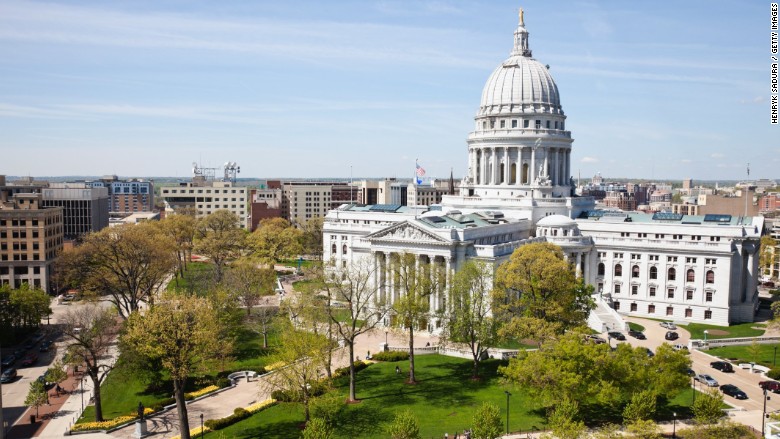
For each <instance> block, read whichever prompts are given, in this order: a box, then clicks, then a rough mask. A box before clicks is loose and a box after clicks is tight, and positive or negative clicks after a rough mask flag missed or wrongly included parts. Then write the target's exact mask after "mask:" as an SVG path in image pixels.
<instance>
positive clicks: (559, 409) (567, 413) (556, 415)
mask: <svg viewBox="0 0 780 439" xmlns="http://www.w3.org/2000/svg"><path fill="white" fill-rule="evenodd" d="M579 410H580V408H579V404H577V402H576V401H572V400H571V399H568V398H564V399H563V400H561V402H560V403H559V404H558V405H556V406H555V408H554V409H553V410H552V412H551V413H550V416H549V425H550V429H551V430H552V433H553V435H554V437H556V438H558V439H579V438H581V437H583V436H584V435H585V432H586V431H587V427H585V424H584V423H583V422H582V421H581V420H580V413H579Z"/></svg>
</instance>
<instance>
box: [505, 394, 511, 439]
mask: <svg viewBox="0 0 780 439" xmlns="http://www.w3.org/2000/svg"><path fill="white" fill-rule="evenodd" d="M504 393H506V434H509V397H510V396H512V394H511V393H509V390H504Z"/></svg>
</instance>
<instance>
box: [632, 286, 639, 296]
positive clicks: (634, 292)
mask: <svg viewBox="0 0 780 439" xmlns="http://www.w3.org/2000/svg"><path fill="white" fill-rule="evenodd" d="M637 294H639V285H631V295H632V296H636V295H637Z"/></svg>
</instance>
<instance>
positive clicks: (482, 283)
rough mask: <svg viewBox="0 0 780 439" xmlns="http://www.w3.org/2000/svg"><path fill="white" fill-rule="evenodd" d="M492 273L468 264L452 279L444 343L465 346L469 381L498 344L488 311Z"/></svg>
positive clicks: (483, 266) (479, 265) (485, 266)
mask: <svg viewBox="0 0 780 439" xmlns="http://www.w3.org/2000/svg"><path fill="white" fill-rule="evenodd" d="M492 279H493V269H492V267H491V266H490V265H489V264H486V263H484V262H475V261H468V262H466V263H465V264H464V265H463V266H462V267H461V268H460V269H459V270H458V271H457V272H456V273H455V275H454V276H453V279H452V283H451V284H452V285H451V288H450V299H449V303H450V311H449V313H448V314H447V317H446V319H445V325H444V339H445V340H447V341H453V342H456V343H465V344H466V345H468V347H469V349H470V350H471V356H472V359H473V364H474V367H473V370H472V374H471V375H472V377H474V378H477V376H478V374H479V372H478V371H479V369H478V367H479V361H480V359H482V358H483V356H484V355H486V353H487V350H488V348H490V347H491V346H494V345H495V344H496V342H497V341H498V321H497V320H496V319H495V318H493V314H492V313H491V311H490V291H491V289H492Z"/></svg>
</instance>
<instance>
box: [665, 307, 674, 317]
mask: <svg viewBox="0 0 780 439" xmlns="http://www.w3.org/2000/svg"><path fill="white" fill-rule="evenodd" d="M666 315H667V316H673V315H674V307H672V306H667V307H666Z"/></svg>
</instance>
